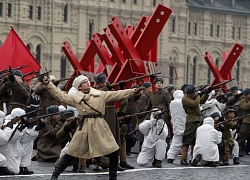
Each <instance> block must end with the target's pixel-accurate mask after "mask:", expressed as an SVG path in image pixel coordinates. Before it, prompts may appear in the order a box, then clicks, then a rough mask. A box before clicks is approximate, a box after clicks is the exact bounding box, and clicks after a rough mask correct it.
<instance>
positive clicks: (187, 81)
mask: <svg viewBox="0 0 250 180" xmlns="http://www.w3.org/2000/svg"><path fill="white" fill-rule="evenodd" d="M189 68H190V56H188V57H187V64H186V74H185V77H186V79H185V81H186V83H189Z"/></svg>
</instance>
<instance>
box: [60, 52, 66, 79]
mask: <svg viewBox="0 0 250 180" xmlns="http://www.w3.org/2000/svg"><path fill="white" fill-rule="evenodd" d="M66 62H67V58H66V56H64V55H62V57H61V78H65V77H66V71H67V68H66Z"/></svg>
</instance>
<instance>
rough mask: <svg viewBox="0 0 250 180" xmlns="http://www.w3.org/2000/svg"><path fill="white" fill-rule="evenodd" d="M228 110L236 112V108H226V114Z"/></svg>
mask: <svg viewBox="0 0 250 180" xmlns="http://www.w3.org/2000/svg"><path fill="white" fill-rule="evenodd" d="M230 112H236V110H235V109H234V108H228V109H226V111H225V114H226V115H227V114H228V113H230Z"/></svg>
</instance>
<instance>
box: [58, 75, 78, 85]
mask: <svg viewBox="0 0 250 180" xmlns="http://www.w3.org/2000/svg"><path fill="white" fill-rule="evenodd" d="M76 77H77V76H72V77H69V78H61V79H59V80H56V81H55V82H54V84H55V85H58V84H59V83H60V82H63V81H68V80H70V79H74V78H76Z"/></svg>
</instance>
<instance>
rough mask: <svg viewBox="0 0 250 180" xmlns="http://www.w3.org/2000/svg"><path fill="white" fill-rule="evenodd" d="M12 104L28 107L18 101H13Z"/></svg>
mask: <svg viewBox="0 0 250 180" xmlns="http://www.w3.org/2000/svg"><path fill="white" fill-rule="evenodd" d="M10 105H18V106H22V107H25V108H26V105H25V104H22V103H18V102H11V103H10Z"/></svg>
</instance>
